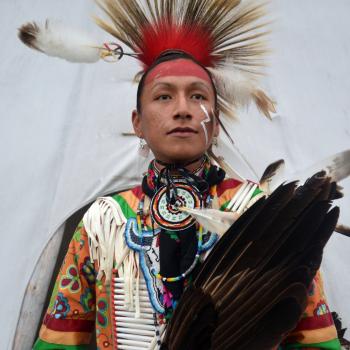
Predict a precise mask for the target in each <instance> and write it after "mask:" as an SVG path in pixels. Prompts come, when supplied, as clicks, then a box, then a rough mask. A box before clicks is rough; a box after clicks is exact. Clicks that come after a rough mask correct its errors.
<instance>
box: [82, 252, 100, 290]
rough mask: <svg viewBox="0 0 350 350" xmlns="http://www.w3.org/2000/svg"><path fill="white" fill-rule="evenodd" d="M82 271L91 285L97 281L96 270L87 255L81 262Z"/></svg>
mask: <svg viewBox="0 0 350 350" xmlns="http://www.w3.org/2000/svg"><path fill="white" fill-rule="evenodd" d="M80 273H81V274H82V275H83V276H84V277H85V279H86V281H87V282H88V284H89V285H93V284H94V283H95V282H96V271H95V268H94V265H93V263H92V262H91V260H90V258H89V257H88V256H87V257H86V258H85V260H84V263H82V264H80Z"/></svg>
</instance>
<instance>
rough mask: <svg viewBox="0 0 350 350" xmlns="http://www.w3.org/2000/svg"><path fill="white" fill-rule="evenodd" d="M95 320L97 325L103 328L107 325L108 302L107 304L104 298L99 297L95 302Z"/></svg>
mask: <svg viewBox="0 0 350 350" xmlns="http://www.w3.org/2000/svg"><path fill="white" fill-rule="evenodd" d="M96 306H97V307H96V311H97V314H96V322H97V324H98V325H99V326H101V327H103V328H105V327H107V324H108V320H107V315H106V314H107V308H108V304H107V300H106V299H103V298H101V299H99V300H98V301H97V303H96Z"/></svg>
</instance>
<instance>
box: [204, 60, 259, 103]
mask: <svg viewBox="0 0 350 350" xmlns="http://www.w3.org/2000/svg"><path fill="white" fill-rule="evenodd" d="M209 70H210V72H211V73H212V75H213V78H214V81H215V85H216V89H217V92H218V94H219V95H220V96H221V97H223V98H224V100H225V101H226V102H228V103H230V104H232V105H234V106H235V107H237V108H242V107H247V106H249V104H250V103H251V102H252V100H253V94H254V91H255V90H256V87H257V85H256V83H257V82H256V79H255V77H254V76H253V75H252V74H250V73H248V72H244V71H242V70H240V69H237V68H233V67H232V66H230V67H225V66H223V67H219V68H216V69H214V68H210V69H209Z"/></svg>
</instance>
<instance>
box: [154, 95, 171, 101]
mask: <svg viewBox="0 0 350 350" xmlns="http://www.w3.org/2000/svg"><path fill="white" fill-rule="evenodd" d="M170 99H171V96H170V95H160V96H158V97H157V98H156V100H159V101H166V100H170Z"/></svg>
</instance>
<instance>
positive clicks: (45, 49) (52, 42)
mask: <svg viewBox="0 0 350 350" xmlns="http://www.w3.org/2000/svg"><path fill="white" fill-rule="evenodd" d="M18 37H19V38H20V40H21V41H22V42H23V43H24V44H25V45H27V46H28V47H30V48H32V49H35V50H37V51H40V52H42V53H45V54H46V55H48V56H53V57H59V58H62V59H65V60H67V61H70V62H77V63H95V62H97V61H98V60H99V59H100V58H101V50H103V49H101V48H100V47H99V46H100V45H99V44H98V43H96V42H95V41H94V40H93V39H91V38H90V36H89V35H88V34H86V33H84V32H82V31H80V30H77V29H73V28H69V27H67V26H66V25H64V24H63V23H61V22H59V21H53V20H46V22H45V24H44V25H39V24H38V23H36V22H32V23H27V24H24V25H23V26H21V27H20V28H19V33H18Z"/></svg>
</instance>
